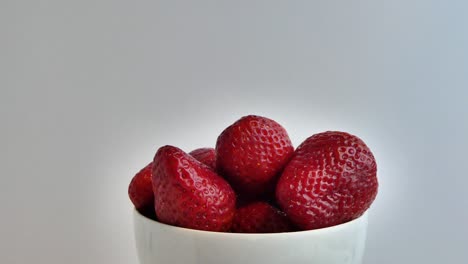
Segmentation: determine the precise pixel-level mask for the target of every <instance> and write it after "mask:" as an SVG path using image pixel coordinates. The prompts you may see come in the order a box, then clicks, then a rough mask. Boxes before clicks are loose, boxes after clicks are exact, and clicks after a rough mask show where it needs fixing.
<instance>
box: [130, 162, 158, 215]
mask: <svg viewBox="0 0 468 264" xmlns="http://www.w3.org/2000/svg"><path fill="white" fill-rule="evenodd" d="M152 171H153V163H152V162H151V163H150V164H148V165H146V167H144V168H143V169H142V170H140V171H139V172H138V173H137V174H136V175H135V176H134V177H133V178H132V181H131V182H130V185H129V186H128V196H129V197H130V200H131V201H132V203H133V205H135V208H136V209H137V210H138V211H140V212H143V211H147V210H148V209H149V208H153V207H154V206H153V203H154V195H153V184H152V183H151V172H152Z"/></svg>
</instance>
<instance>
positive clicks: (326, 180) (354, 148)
mask: <svg viewBox="0 0 468 264" xmlns="http://www.w3.org/2000/svg"><path fill="white" fill-rule="evenodd" d="M376 174H377V166H376V163H375V159H374V156H373V155H372V153H371V151H370V150H369V148H368V147H367V146H366V144H364V142H363V141H362V140H361V139H359V138H358V137H356V136H353V135H350V134H347V133H344V132H324V133H320V134H316V135H313V136H311V137H309V138H308V139H306V140H305V141H304V142H303V143H302V144H301V145H300V146H299V147H298V148H297V150H296V152H295V154H294V156H293V158H292V159H291V161H290V162H289V163H288V165H287V166H286V168H285V169H284V171H283V174H282V175H281V177H280V179H279V181H278V185H277V188H276V198H277V200H278V203H279V205H280V207H281V208H283V210H284V211H285V212H286V213H287V214H288V216H289V218H290V219H291V220H292V221H293V222H294V223H295V224H296V225H297V226H298V227H300V228H302V229H305V230H309V229H316V228H322V227H328V226H333V225H337V224H341V223H344V222H347V221H349V220H352V219H355V218H357V217H359V216H360V215H362V214H363V213H364V212H365V211H366V210H367V209H368V208H369V206H370V205H371V203H372V202H373V201H374V199H375V197H376V195H377V188H378V182H377V176H376Z"/></svg>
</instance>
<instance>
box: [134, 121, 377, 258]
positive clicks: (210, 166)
mask: <svg viewBox="0 0 468 264" xmlns="http://www.w3.org/2000/svg"><path fill="white" fill-rule="evenodd" d="M377 190H378V181H377V165H376V162H375V158H374V156H373V154H372V152H371V151H370V149H369V147H368V146H367V145H366V144H365V143H364V142H363V141H362V140H361V139H360V138H358V137H357V136H354V135H351V134H349V133H346V132H339V131H327V132H323V133H318V134H314V135H312V136H310V137H309V138H307V139H306V140H305V141H304V142H303V143H301V144H300V145H299V146H298V147H297V148H294V147H293V145H292V143H291V140H290V138H289V136H288V133H287V132H286V130H285V129H284V128H283V127H282V126H281V125H280V124H278V123H277V122H276V121H274V120H271V119H269V118H266V117H262V116H255V115H249V116H244V117H242V118H240V119H239V120H237V121H236V122H234V123H233V124H232V125H230V126H228V127H227V128H226V129H225V130H224V131H223V132H222V133H221V134H220V135H219V137H218V139H217V141H216V145H215V148H200V149H196V150H193V151H191V152H189V153H187V152H185V151H183V150H182V149H180V148H177V147H175V146H169V145H166V146H162V147H160V148H159V149H158V150H157V152H156V154H155V156H154V159H153V161H152V162H151V163H149V164H148V165H147V166H146V167H144V168H143V169H142V170H141V171H140V172H138V173H137V174H136V175H135V176H134V177H133V179H132V181H131V182H130V185H129V192H128V193H129V197H130V200H131V201H132V203H133V204H134V206H135V210H134V213H133V215H134V230H135V240H136V248H137V253H138V257H139V260H140V263H141V264H150V263H151V264H153V263H160V264H179V263H180V264H221V263H224V264H241V263H242V264H254V263H269V264H289V263H294V264H302V263H304V264H306V263H307V264H310V263H314V264H345V263H346V264H361V263H362V257H363V254H364V249H365V241H366V232H367V221H368V220H367V210H368V209H369V207H370V206H371V204H372V203H373V201H374V200H375V197H376V195H377Z"/></svg>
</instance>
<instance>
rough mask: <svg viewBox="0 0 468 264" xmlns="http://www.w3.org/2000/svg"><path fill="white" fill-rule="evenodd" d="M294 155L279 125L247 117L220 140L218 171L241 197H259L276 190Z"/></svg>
mask: <svg viewBox="0 0 468 264" xmlns="http://www.w3.org/2000/svg"><path fill="white" fill-rule="evenodd" d="M293 152H294V148H293V146H292V143H291V140H290V139H289V136H288V134H287V132H286V130H285V129H284V128H283V127H282V126H281V125H280V124H278V123H276V122H275V121H273V120H271V119H268V118H265V117H261V116H254V115H250V116H245V117H242V118H241V119H239V120H238V121H236V122H235V123H234V124H232V125H231V126H229V127H228V128H226V129H225V130H224V131H223V132H222V133H221V135H220V136H219V137H218V140H217V142H216V169H217V170H218V172H219V173H220V174H221V175H223V176H224V177H225V178H226V179H227V180H228V181H229V182H230V183H231V184H232V185H233V187H234V188H235V189H236V190H237V191H238V192H239V193H240V194H243V195H244V194H245V195H250V196H254V197H259V196H260V195H261V194H263V193H265V192H268V190H269V189H272V190H274V186H275V184H276V180H277V178H278V176H279V174H280V172H281V170H282V169H283V167H284V166H285V165H286V163H287V162H288V161H289V159H290V157H291V156H292V154H293Z"/></svg>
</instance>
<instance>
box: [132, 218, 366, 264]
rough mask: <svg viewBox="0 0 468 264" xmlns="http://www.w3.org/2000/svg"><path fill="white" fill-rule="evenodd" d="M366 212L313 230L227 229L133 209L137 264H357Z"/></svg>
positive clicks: (359, 261) (360, 259) (362, 247)
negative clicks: (194, 226) (188, 225)
mask: <svg viewBox="0 0 468 264" xmlns="http://www.w3.org/2000/svg"><path fill="white" fill-rule="evenodd" d="M367 221H368V216H367V213H366V214H364V215H363V216H361V217H360V218H358V219H356V220H353V221H351V222H348V223H346V224H342V225H338V226H335V227H330V228H324V229H319V230H313V231H303V232H294V233H277V234H231V233H216V232H205V231H197V230H190V229H185V228H178V227H173V226H168V225H165V224H161V223H158V222H156V221H153V220H151V219H148V218H146V217H144V216H142V215H140V214H139V213H138V212H137V211H136V210H135V212H134V228H135V239H136V247H137V252H138V257H139V260H140V263H141V264H262V263H266V264H361V263H362V257H363V254H364V249H365V242H366V234H367Z"/></svg>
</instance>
